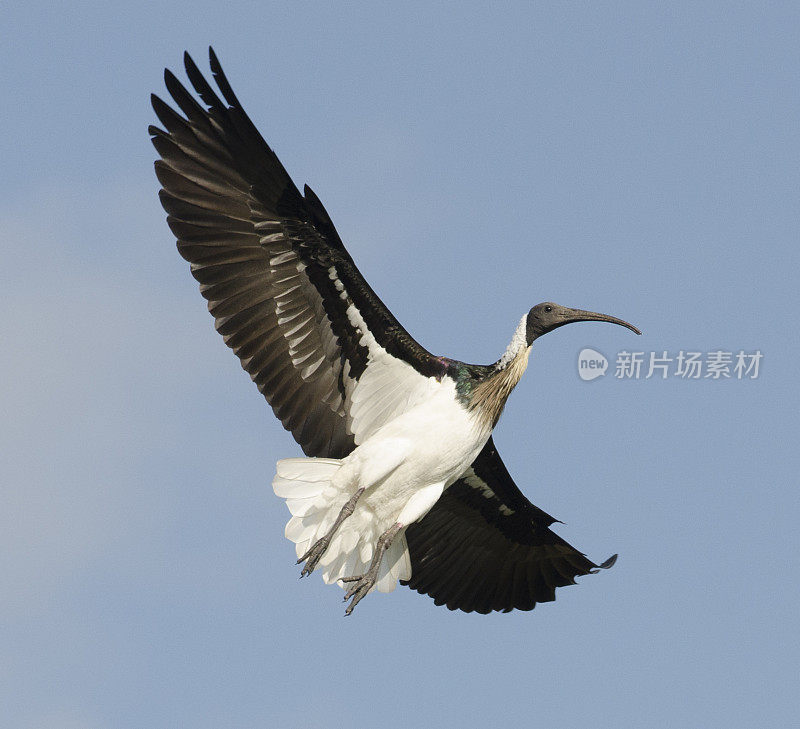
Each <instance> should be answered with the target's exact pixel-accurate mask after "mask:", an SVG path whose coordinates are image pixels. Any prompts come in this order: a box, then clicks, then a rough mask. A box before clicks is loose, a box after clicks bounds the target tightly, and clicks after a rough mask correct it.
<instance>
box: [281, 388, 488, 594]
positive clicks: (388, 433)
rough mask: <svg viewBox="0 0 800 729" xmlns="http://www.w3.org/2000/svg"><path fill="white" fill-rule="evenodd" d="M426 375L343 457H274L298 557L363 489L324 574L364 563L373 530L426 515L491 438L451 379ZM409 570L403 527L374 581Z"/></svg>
mask: <svg viewBox="0 0 800 729" xmlns="http://www.w3.org/2000/svg"><path fill="white" fill-rule="evenodd" d="M427 379H429V380H430V382H429V387H428V395H427V397H426V398H425V399H424V400H423V401H422V402H420V403H419V404H417V405H415V406H413V407H412V408H411V409H409V410H407V411H406V412H403V413H402V414H400V415H398V416H397V417H396V418H394V419H393V420H391V421H389V422H388V423H386V424H385V425H383V426H382V427H380V428H378V429H377V430H376V431H375V432H374V434H372V435H371V436H370V437H368V438H367V439H366V440H365V441H364V442H363V443H362V444H361V445H359V446H358V447H357V448H356V449H355V450H354V451H353V452H352V453H351V454H350V455H348V456H347V457H346V458H344V459H342V460H336V459H319V458H289V459H285V460H282V461H279V462H278V465H277V475H276V476H275V480H274V481H273V487H274V489H275V493H276V494H277V495H278V496H281V497H283V498H285V499H286V500H287V505H288V507H289V509H290V511H291V512H292V518H291V519H290V520H289V523H288V524H287V525H286V536H287V538H289V539H290V540H292V541H293V542H295V544H296V550H297V556H298V557H300V556H301V555H302V554H303V553H304V552H305V551H306V550H307V549H308V548H309V546H310V545H312V544H313V543H314V542H315V541H316V540H317V539H319V538H321V537H322V536H323V535H324V534H325V533H326V532H327V531H328V529H330V527H331V525H332V524H333V522H334V520H335V519H336V516H337V515H338V513H339V511H340V510H341V508H342V506H343V505H344V504H345V503H346V502H347V500H348V499H349V498H350V497H351V496H352V495H353V494H354V493H355V492H356V491H357V490H358V489H359V488H362V487H363V488H365V489H366V490H365V491H364V493H363V494H362V496H361V497H360V498H359V500H358V502H357V503H356V506H355V511H354V512H353V514H352V516H350V517H349V518H348V519H347V520H346V521H345V522H344V523H343V524H342V525H341V527H340V528H339V529H338V530H337V532H336V535H335V536H334V537H333V540H332V542H331V544H330V546H329V547H328V549H327V551H326V552H325V555H324V556H323V558H322V560H321V561H320V568H321V570H322V576H323V579H324V580H325V582H328V583H330V582H335V581H337V580H339V579H341V578H342V577H347V576H349V575H352V574H358V573H360V572H364V571H366V568H367V566H368V565H369V563H370V560H371V559H372V556H373V550H374V548H375V543H376V540H377V538H378V537H379V536H380V535H381V534H382V533H384V532H385V531H386V530H387V529H388V528H389V527H390V526H392V525H393V524H396V523H399V524H401V525H402V526H403V527H406V526H408V524H411V523H413V522H415V521H417V520H419V519H421V518H422V517H423V516H425V514H427V513H428V511H429V510H430V509H431V507H432V506H433V505H434V504H435V503H436V501H437V500H438V499H439V497H440V496H441V494H442V492H443V491H444V489H445V488H447V487H448V486H449V485H450V484H451V483H453V482H454V481H455V480H456V479H457V478H459V477H460V476H461V475H462V474H463V473H464V471H465V470H466V469H467V468H468V467H469V465H470V464H471V463H472V462H473V460H474V459H475V457H476V456H477V454H478V453H479V452H480V450H481V449H482V448H483V446H484V444H485V443H486V441H487V439H488V438H489V435H490V434H491V427H490V424H489V423H487V422H486V420H485V418H481V417H479V416H478V415H477V414H476V413H474V412H469V411H468V410H467V409H466V408H465V407H464V406H463V405H461V404H460V403H459V401H458V398H457V396H456V391H455V382H454V381H453V380H451V379H450V378H447V377H446V378H443V380H442V381H441V382H438V381H436V380H435V379H434V378H427ZM410 576H411V563H410V559H409V556H408V550H407V548H406V542H405V538H404V536H403V534H402V532H401V533H400V534H398V535H397V537H396V538H395V539H394V541H393V542H392V545H391V547H390V548H389V550H388V552H387V554H386V556H385V557H384V559H383V562H382V563H381V570H380V572H379V576H378V580H377V582H376V585H375V587H376V588H377V589H378V590H380V591H381V592H390V591H391V590H393V589H394V588H395V586H396V584H397V580H398V579H409V578H410Z"/></svg>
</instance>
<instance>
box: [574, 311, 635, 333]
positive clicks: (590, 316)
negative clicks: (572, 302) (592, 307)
mask: <svg viewBox="0 0 800 729" xmlns="http://www.w3.org/2000/svg"><path fill="white" fill-rule="evenodd" d="M576 321H607V322H609V323H610V324H619V325H620V326H621V327H625V328H626V329H630V330H631V331H632V332H634V334H641V332H640V331H639V330H638V329H637V328H636V327H635V326H633V324H629V323H628V322H626V321H623V320H622V319H617V317H615V316H609V315H608V314H598V313H597V312H596V311H584V310H583V309H565V310H564V324H571V323H572V322H576Z"/></svg>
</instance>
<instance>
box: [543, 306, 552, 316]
mask: <svg viewBox="0 0 800 729" xmlns="http://www.w3.org/2000/svg"><path fill="white" fill-rule="evenodd" d="M544 310H545V311H546V312H547V313H548V314H549V313H550V312H551V311H553V307H552V306H545V307H544Z"/></svg>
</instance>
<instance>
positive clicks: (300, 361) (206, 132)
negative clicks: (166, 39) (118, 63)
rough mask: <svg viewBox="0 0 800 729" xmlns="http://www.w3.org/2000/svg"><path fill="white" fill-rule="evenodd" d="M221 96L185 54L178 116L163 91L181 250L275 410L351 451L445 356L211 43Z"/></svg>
mask: <svg viewBox="0 0 800 729" xmlns="http://www.w3.org/2000/svg"><path fill="white" fill-rule="evenodd" d="M209 56H210V63H211V70H212V73H213V75H214V79H215V80H216V83H217V86H218V88H219V92H220V93H221V94H222V99H220V98H219V96H218V95H217V92H216V91H215V90H214V89H213V88H212V87H211V86H210V84H209V83H208V82H207V81H206V79H205V78H204V77H203V75H202V74H201V73H200V71H199V70H198V68H197V66H196V65H195V63H194V62H193V61H192V59H191V57H190V56H189V55H188V54H186V55H185V56H184V63H185V67H186V73H187V75H188V77H189V80H190V81H191V83H192V86H193V87H194V90H195V91H196V93H197V94H198V96H199V97H200V99H201V100H202V101H203V102H204V104H205V106H203V105H201V104H200V103H199V102H198V101H197V100H196V99H195V98H194V96H193V95H192V94H191V93H190V92H189V91H187V90H186V88H185V87H184V86H183V85H182V84H181V83H180V82H179V81H178V80H177V78H175V76H174V75H173V74H172V73H170V72H169V71H168V70H167V71H165V81H166V86H167V90H168V91H169V93H170V95H171V96H172V98H173V100H174V102H175V104H176V105H177V107H178V108H179V109H180V111H181V112H182V115H181V114H179V113H178V112H176V111H175V110H173V109H172V108H171V107H170V106H168V105H167V104H166V103H165V102H164V101H162V100H161V99H160V98H158V97H157V96H155V95H154V96H153V97H152V102H153V108H154V109H155V112H156V114H157V115H158V118H159V119H160V120H161V123H162V125H163V127H164V128H163V129H159V128H157V127H150V130H149V131H150V134H151V135H152V141H153V145H154V146H155V148H156V150H157V151H158V153H159V155H160V156H161V159H160V160H158V161H157V162H156V174H157V175H158V179H159V181H160V182H161V185H162V188H163V189H162V190H161V192H160V197H161V202H162V204H163V206H164V209H165V210H166V211H167V213H168V217H167V222H168V223H169V226H170V228H171V229H172V231H173V233H174V234H175V236H176V238H177V239H178V250H179V251H180V253H181V255H182V256H183V257H184V258H185V259H186V260H188V261H190V262H191V264H192V267H191V270H192V275H193V276H194V277H195V278H196V279H197V280H198V281H199V282H200V291H201V293H202V295H203V296H204V297H205V298H206V299H208V307H209V310H210V311H211V314H212V315H213V316H214V319H215V320H216V328H217V330H218V331H219V333H220V334H221V335H222V336H223V337H224V339H225V342H226V344H227V345H228V346H229V347H231V348H232V349H233V351H234V353H235V354H236V355H237V356H238V357H239V359H240V360H241V363H242V367H243V368H244V369H245V370H247V372H248V373H249V374H250V376H251V378H252V379H253V380H254V381H255V382H256V384H257V385H258V388H259V390H260V391H261V392H262V394H263V395H264V396H265V397H266V399H267V401H268V402H269V404H270V405H271V406H272V408H273V410H274V411H275V414H276V415H277V416H278V418H280V420H281V421H282V422H283V425H284V427H285V428H286V429H287V430H290V431H291V432H292V434H293V435H294V437H295V439H296V440H297V442H298V443H299V444H300V445H301V446H302V447H303V450H304V451H305V453H306V454H307V455H312V456H331V457H342V456H344V455H346V454H347V453H349V452H350V451H351V450H352V449H353V447H354V445H357V444H358V443H360V442H362V441H363V440H364V439H366V437H368V436H369V434H370V433H372V432H374V430H375V429H377V428H378V427H380V425H382V424H383V423H384V422H386V421H387V420H388V419H390V418H391V417H394V416H395V415H397V414H399V413H400V412H402V411H403V410H404V409H405V408H407V407H409V406H410V405H412V404H413V403H414V402H416V401H418V400H419V399H420V398H422V397H424V396H425V393H426V391H428V390H429V389H430V388H431V387H433V386H435V383H436V378H437V377H439V378H440V377H441V375H442V372H443V365H442V364H441V362H440V361H439V360H438V359H436V358H435V357H433V356H432V355H431V354H430V353H429V352H427V351H426V350H425V349H423V348H422V347H421V346H420V345H419V344H418V343H417V342H416V341H414V339H412V338H411V337H410V336H409V335H408V333H407V332H406V331H405V330H404V329H403V327H401V326H400V324H399V323H398V321H397V320H396V319H395V318H394V316H392V314H391V312H389V310H388V309H387V308H386V307H385V306H384V305H383V303H382V302H381V301H380V299H379V298H378V297H377V296H376V295H375V293H374V292H373V291H372V289H371V288H370V287H369V285H368V284H367V283H366V281H364V279H363V277H362V276H361V274H360V273H359V272H358V269H357V268H356V266H355V264H354V263H353V260H352V259H351V258H350V256H349V254H348V253H347V251H346V250H345V248H344V245H343V244H342V241H341V239H340V238H339V235H338V234H337V232H336V229H335V228H334V226H333V223H332V222H331V219H330V217H329V216H328V213H327V212H326V211H325V208H324V207H323V206H322V203H321V202H320V201H319V199H318V198H317V197H316V195H315V194H314V193H313V192H312V191H311V190H310V189H309V188H308V187H306V188H305V190H304V193H305V194H304V195H301V194H300V191H299V190H298V189H297V188H296V187H295V185H294V183H293V182H292V180H291V178H290V177H289V175H288V174H287V172H286V170H285V169H284V168H283V165H282V164H281V163H280V161H279V160H278V158H277V156H276V155H275V153H274V152H273V151H272V150H271V149H270V148H269V146H268V145H267V143H266V142H265V141H264V139H263V138H262V137H261V135H260V134H259V133H258V131H257V129H256V128H255V126H254V125H253V123H252V122H251V121H250V119H249V118H248V116H247V114H245V112H244V110H243V109H242V107H241V105H240V103H239V101H238V99H237V98H236V96H235V95H234V93H233V91H232V89H231V87H230V84H229V83H228V81H227V79H226V78H225V75H224V73H223V72H222V68H221V66H220V64H219V61H218V60H217V57H216V55H215V54H214V51H213V50H212V49H209Z"/></svg>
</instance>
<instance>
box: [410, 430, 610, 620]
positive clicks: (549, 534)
mask: <svg viewBox="0 0 800 729" xmlns="http://www.w3.org/2000/svg"><path fill="white" fill-rule="evenodd" d="M555 521H557V520H556V519H554V518H553V517H552V516H550V515H549V514H546V513H545V512H544V511H542V510H541V509H539V508H537V507H535V506H534V505H533V504H531V502H530V501H528V499H526V498H525V496H524V495H523V494H522V492H521V491H520V490H519V488H517V485H516V484H515V483H514V481H513V479H512V478H511V476H510V475H509V473H508V470H507V469H506V467H505V465H504V464H503V461H502V460H501V459H500V456H499V455H498V453H497V449H496V448H495V446H494V442H493V441H492V439H491V438H490V439H489V441H488V442H487V443H486V446H485V447H484V449H483V450H482V451H481V452H480V454H479V455H478V457H477V458H476V459H475V462H474V463H473V464H472V466H471V467H470V468H469V469H468V470H467V472H466V473H465V474H464V475H463V476H462V477H461V478H459V479H458V480H457V481H456V482H455V483H454V484H453V485H452V486H450V488H448V489H447V491H445V492H444V494H443V495H442V497H441V498H440V499H439V501H438V502H437V503H436V504H435V506H434V507H433V508H432V509H431V510H430V511H429V512H428V514H427V515H426V516H425V517H424V518H423V519H422V520H421V521H419V522H417V523H416V524H412V525H411V526H409V527H408V529H407V530H406V541H407V543H408V550H409V553H410V555H411V575H412V576H411V579H410V580H408V581H406V582H404V583H403V584H407V585H408V586H409V587H411V588H412V589H414V590H417V591H418V592H420V593H423V594H427V595H430V596H431V597H432V598H433V599H434V602H435V603H436V604H437V605H447V607H448V608H450V609H451V610H463V611H465V612H472V611H475V612H479V613H489V612H491V611H493V610H502V611H504V612H508V611H509V610H513V609H515V608H516V609H517V610H532V609H533V608H534V607H535V605H536V603H537V602H549V601H551V600H555V589H556V587H563V586H564V585H571V584H574V583H575V577H577V576H579V575H586V574H590V573H593V572H595V571H596V570H598V569H604V568H607V567H611V565H613V564H614V562H615V561H616V557H617V556H616V555H614V556H613V557H611V558H610V559H608V560H606V561H605V562H603V564H601V565H596V564H594V562H591V561H590V560H588V559H587V558H586V557H585V556H584V555H583V554H581V553H580V552H579V551H578V550H577V549H575V548H574V547H572V546H570V545H569V544H567V542H565V541H564V540H563V539H561V537H559V536H558V535H557V534H555V533H554V532H553V531H551V530H550V529H549V527H550V525H551V524H552V523H553V522H555Z"/></svg>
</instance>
